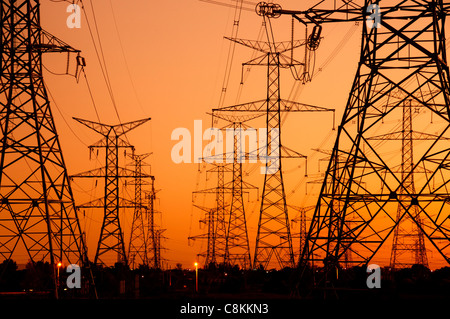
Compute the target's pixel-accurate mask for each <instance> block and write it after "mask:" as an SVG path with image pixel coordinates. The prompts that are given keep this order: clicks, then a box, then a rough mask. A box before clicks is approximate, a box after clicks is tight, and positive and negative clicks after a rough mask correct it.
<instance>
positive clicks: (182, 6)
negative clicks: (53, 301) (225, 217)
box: [41, 0, 428, 268]
mask: <svg viewBox="0 0 450 319" xmlns="http://www.w3.org/2000/svg"><path fill="white" fill-rule="evenodd" d="M91 1H92V2H93V3H91ZM83 2H84V6H85V10H83V11H82V12H81V16H82V20H81V27H80V28H73V29H70V28H68V27H67V25H66V20H67V17H68V16H69V15H70V13H68V12H66V8H67V6H68V5H69V3H68V2H64V1H48V0H45V1H42V2H41V24H42V27H43V28H44V29H45V30H46V31H48V32H50V33H52V34H53V35H55V36H57V37H58V38H60V39H62V40H63V41H65V42H67V43H68V44H70V45H71V46H73V47H74V48H77V49H79V50H81V51H82V53H81V55H82V56H83V57H84V58H85V59H86V64H87V65H86V67H85V73H86V75H87V81H88V82H89V86H90V88H91V91H92V95H93V99H94V101H95V106H96V108H97V112H98V115H99V118H100V121H101V122H103V123H106V124H118V122H119V119H118V117H117V114H116V111H115V109H114V105H113V102H112V99H111V95H110V93H109V92H108V89H107V85H106V82H105V79H104V77H103V75H102V70H101V67H100V62H99V59H98V57H97V54H96V51H95V48H94V44H93V39H94V41H95V45H96V46H97V49H99V48H100V44H99V39H100V41H101V48H102V52H103V57H104V60H105V62H106V71H107V73H108V76H109V79H110V84H111V88H112V94H113V98H114V100H115V104H116V107H117V112H118V114H119V116H120V121H121V122H128V121H134V120H138V119H142V118H146V117H151V121H150V122H149V123H147V124H144V125H142V126H141V127H139V128H137V129H135V130H134V131H132V132H130V133H129V134H127V137H128V138H129V140H130V142H131V143H132V144H133V145H135V146H136V153H137V154H142V153H148V152H152V153H153V154H152V155H151V156H150V157H149V158H148V163H150V164H151V173H152V174H153V175H154V176H155V178H156V189H158V190H160V191H159V192H158V202H157V206H158V210H159V211H161V217H162V220H161V219H160V216H158V217H157V218H156V220H157V223H160V224H161V225H162V228H164V229H167V230H166V232H165V233H164V235H165V237H166V239H165V240H164V241H163V247H164V248H166V250H163V251H162V256H163V258H165V259H166V262H167V264H164V265H165V266H168V267H173V266H175V264H176V263H182V264H183V267H186V268H189V267H192V265H193V263H194V261H195V260H196V258H197V257H196V254H197V253H199V252H202V251H205V250H206V242H202V241H199V240H197V241H195V242H193V243H191V244H192V245H191V246H189V245H188V239H187V238H188V237H189V236H195V235H199V234H201V233H204V232H206V228H203V229H199V222H198V221H199V219H200V218H202V217H203V212H202V211H200V210H198V209H195V208H194V207H193V203H192V200H193V195H192V192H194V191H198V190H201V189H204V188H208V187H214V186H215V185H214V183H215V179H214V178H213V177H211V176H210V175H209V174H208V175H207V174H206V172H205V171H206V167H205V165H198V164H195V163H181V164H175V163H173V161H172V159H171V149H172V147H173V146H174V145H175V144H176V141H172V140H171V134H172V132H173V130H175V129H176V128H180V127H184V128H187V129H189V130H190V131H191V132H192V134H193V132H194V129H193V128H194V120H203V130H205V129H206V128H208V127H210V125H211V118H210V116H209V115H207V114H206V113H207V112H209V111H210V110H211V109H212V108H215V107H217V105H218V102H219V99H220V95H221V92H222V87H223V83H224V76H225V69H226V61H227V57H228V49H229V46H230V42H229V41H228V40H226V39H224V36H230V35H231V30H232V26H233V17H234V12H235V9H234V8H233V7H232V6H233V5H234V4H235V2H234V1H229V0H224V1H221V2H223V3H225V4H228V5H229V6H221V5H215V4H211V3H205V2H201V1H199V0H164V1H154V0H132V1H113V0H96V1H95V2H94V1H93V0H85V1H83ZM244 2H245V1H244ZM316 2H317V1H315V0H307V1H301V2H300V1H294V0H280V1H279V3H280V4H281V5H282V7H283V8H286V9H298V10H301V9H306V8H308V7H311V6H312V5H314V4H315V3H316ZM244 7H246V8H249V9H251V11H250V10H243V11H242V14H241V17H240V25H239V33H238V37H239V38H244V39H257V38H258V36H259V35H260V31H261V24H262V18H261V17H259V16H257V15H256V13H255V12H254V10H253V9H254V6H253V5H252V4H250V3H248V2H247V4H244ZM93 10H94V11H93ZM93 13H95V19H94V15H93ZM86 15H87V17H86ZM86 18H87V19H86ZM95 21H96V25H97V26H98V34H99V38H97V30H96V29H95ZM88 23H89V25H88ZM89 26H90V28H89ZM272 26H273V31H274V36H275V39H276V40H277V41H283V40H290V37H291V19H290V17H287V16H283V17H280V18H279V19H276V20H272ZM360 30H361V26H358V25H355V23H352V22H348V23H340V24H327V25H325V26H324V28H323V32H322V36H323V39H322V41H321V44H320V47H319V49H318V50H317V51H316V53H315V63H314V65H313V67H314V69H315V73H314V78H313V81H312V82H309V83H306V84H305V85H303V84H301V83H299V82H295V81H294V80H293V78H292V76H291V74H290V72H289V71H287V70H283V71H282V77H281V95H282V97H283V98H286V99H290V100H294V101H299V102H303V103H307V104H313V105H317V106H323V107H328V108H335V109H336V125H337V124H338V123H339V121H340V118H341V116H342V112H343V110H344V108H345V103H346V100H347V97H348V93H349V90H350V87H351V84H352V81H353V77H354V74H355V71H356V67H357V62H358V58H359V49H360V38H361V31H360ZM304 34H305V29H304V26H302V25H300V24H299V23H295V38H296V39H303V38H304ZM260 39H262V40H266V37H265V34H264V33H262V38H261V37H260ZM303 50H304V49H303V48H300V49H298V50H297V51H296V52H295V55H296V57H297V59H299V60H303V53H304V51H303ZM253 54H254V52H252V50H251V49H249V48H246V47H242V46H239V45H236V51H235V54H234V56H233V64H232V68H231V77H230V80H229V82H228V86H227V94H226V98H225V102H224V106H225V105H233V104H236V103H244V102H250V101H253V100H260V99H264V98H265V97H266V87H265V85H266V83H265V81H266V70H265V68H264V67H252V68H251V70H250V72H249V73H248V74H247V73H246V77H245V83H244V86H243V91H242V95H240V96H239V98H237V92H238V90H239V83H240V80H241V71H242V68H241V64H242V63H244V62H246V61H248V60H249V59H250V58H251V57H252V55H253ZM100 56H102V54H100ZM71 58H72V59H73V60H72V63H71V67H73V61H74V56H71ZM101 63H103V61H102V62H101ZM66 64H67V55H66V54H57V53H49V54H46V55H45V57H44V66H45V68H46V70H45V72H44V78H45V82H46V85H47V87H48V90H49V93H50V95H51V97H52V99H51V100H50V101H51V103H52V105H53V108H52V110H53V116H54V118H55V121H56V126H57V129H58V133H59V136H60V141H61V144H62V148H63V153H64V156H65V161H66V165H67V169H68V171H69V174H75V173H79V172H82V171H86V170H90V169H93V168H96V167H99V166H100V165H103V164H100V163H103V157H104V155H103V154H99V158H98V160H96V156H95V154H93V155H92V157H91V160H90V159H89V151H88V148H87V146H88V145H90V144H92V143H94V142H96V141H97V140H99V139H100V138H101V137H100V135H98V134H96V133H95V132H93V131H91V130H89V129H88V128H86V127H84V126H82V125H81V124H79V123H77V122H76V121H74V120H73V119H72V117H77V118H82V119H88V120H92V121H98V118H97V115H96V111H95V108H94V104H93V102H92V100H91V97H90V94H89V90H88V86H87V82H86V79H85V78H84V74H81V77H80V79H79V82H78V83H77V81H76V80H75V78H74V77H72V76H67V75H56V74H60V73H65V71H66ZM424 121H428V117H427V118H426V119H425V118H424ZM223 124H224V123H222V125H223ZM253 125H254V126H255V127H261V128H262V127H264V126H265V123H264V121H263V120H256V121H255V122H254V124H253ZM219 126H220V125H219ZM282 136H283V144H284V145H286V146H288V147H290V148H292V149H295V150H297V151H298V152H300V153H302V154H304V155H307V156H308V178H306V177H305V176H304V175H305V174H304V172H305V161H304V160H288V161H287V162H286V165H284V164H283V165H284V166H283V167H284V174H285V175H284V176H285V181H286V194H287V201H288V204H290V205H294V206H298V207H301V206H309V205H314V204H315V201H316V198H317V195H318V191H319V189H320V185H319V184H317V183H307V182H314V181H317V180H319V179H320V178H322V177H321V173H323V172H324V170H325V168H326V162H323V161H322V162H320V165H319V160H320V159H322V158H324V157H326V155H324V154H320V153H317V152H314V151H313V150H312V149H313V148H321V149H330V148H331V147H332V143H333V142H334V139H335V131H333V130H332V115H331V114H326V113H324V114H317V113H302V114H290V115H289V116H287V117H285V119H284V122H283V133H282ZM206 144H207V141H204V143H203V145H206ZM122 163H129V161H125V160H123V159H122ZM259 166H260V164H259V163H258V164H247V165H244V171H245V173H244V179H245V180H246V181H248V182H250V183H252V184H253V185H255V186H258V187H259V188H260V191H259V194H261V190H262V182H263V175H261V174H259V173H258V171H259ZM199 168H200V170H199ZM319 169H320V171H319ZM247 175H248V176H247ZM99 185H100V184H99ZM72 187H73V191H74V195H75V201H76V203H77V204H82V203H83V202H86V201H88V200H90V199H92V198H95V197H99V196H102V194H103V190H102V186H98V187H95V184H94V182H93V181H88V182H86V181H83V182H79V181H74V183H73V184H72ZM128 191H129V192H130V193H131V192H132V191H133V188H132V186H128ZM257 197H258V194H255V193H250V195H249V197H248V202H247V207H246V211H247V223H248V230H249V239H250V248H251V254H252V258H253V253H254V247H255V236H256V229H257V223H258V211H259V205H260V202H259V201H257ZM194 199H195V201H196V203H198V204H199V205H202V206H207V205H213V204H214V203H213V199H214V198H212V197H205V198H203V197H201V196H199V195H197V196H195V198H194ZM246 199H247V198H246ZM80 215H81V216H80V218H81V226H82V230H84V231H86V233H87V242H88V249H89V257H90V258H92V259H93V258H94V255H95V249H96V244H97V240H98V232H99V229H100V226H101V220H102V212H101V210H87V211H86V214H85V216H83V215H82V214H80ZM297 215H298V214H297V213H296V212H295V210H293V209H291V210H290V212H289V218H290V219H293V218H295V217H297ZM121 218H122V220H121V223H122V227H123V229H124V233H125V244H126V246H128V240H129V230H130V228H131V221H132V211H127V212H125V213H124V214H123V215H122V216H121ZM293 227H294V228H293V229H292V231H293V232H294V233H296V232H298V227H299V225H298V224H293ZM294 249H298V239H294ZM383 258H384V259H383ZM388 260H389V257H388V256H385V257H382V258H381V262H388Z"/></svg>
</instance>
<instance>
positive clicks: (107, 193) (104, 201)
mask: <svg viewBox="0 0 450 319" xmlns="http://www.w3.org/2000/svg"><path fill="white" fill-rule="evenodd" d="M74 119H75V120H76V121H78V122H80V123H81V124H83V125H85V126H86V127H88V128H90V129H92V130H94V131H95V132H97V133H98V134H100V135H102V136H103V138H102V139H101V140H100V141H98V142H96V143H95V144H93V145H91V146H89V148H90V149H93V148H104V149H105V163H106V165H105V166H104V167H102V168H98V169H94V170H90V171H87V172H83V173H79V174H75V175H72V177H80V178H104V180H105V185H104V186H105V190H104V196H103V197H101V198H98V199H96V200H93V201H91V202H89V203H85V204H83V205H78V208H103V222H102V227H101V230H100V237H99V240H98V244H97V251H96V253H95V259H94V263H95V264H103V265H106V264H107V261H106V259H105V257H108V256H109V255H110V254H111V253H115V254H116V260H117V262H119V263H123V264H125V265H128V261H127V255H126V252H125V244H124V239H123V231H122V228H121V226H120V220H119V210H120V209H122V208H135V203H134V201H131V200H128V199H125V198H121V197H120V196H119V180H120V178H135V177H136V175H135V172H134V171H133V170H130V169H127V168H122V167H119V148H131V149H132V150H133V151H134V146H132V145H131V144H130V143H129V142H128V141H126V140H124V139H123V138H121V136H122V135H125V134H126V133H127V132H129V131H131V130H132V129H135V128H136V127H138V126H140V125H142V124H144V123H145V122H147V121H149V120H150V118H146V119H142V120H138V121H133V122H128V123H123V124H118V125H107V124H102V123H97V122H93V121H88V120H82V119H78V118H74ZM141 176H142V177H150V175H146V174H144V173H142V174H141ZM109 257H110V256H109Z"/></svg>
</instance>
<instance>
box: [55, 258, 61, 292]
mask: <svg viewBox="0 0 450 319" xmlns="http://www.w3.org/2000/svg"><path fill="white" fill-rule="evenodd" d="M61 267H62V262H60V261H59V262H58V263H57V264H56V269H57V271H58V272H57V273H58V275H57V277H56V278H57V279H56V288H58V287H59V268H61Z"/></svg>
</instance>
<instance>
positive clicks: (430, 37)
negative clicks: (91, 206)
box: [261, 0, 450, 279]
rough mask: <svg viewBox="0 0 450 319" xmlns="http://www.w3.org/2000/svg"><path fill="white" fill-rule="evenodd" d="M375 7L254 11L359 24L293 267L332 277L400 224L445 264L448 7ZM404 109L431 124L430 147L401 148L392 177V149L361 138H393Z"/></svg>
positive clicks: (368, 255) (369, 253) (448, 251)
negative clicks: (409, 155) (348, 83)
mask: <svg viewBox="0 0 450 319" xmlns="http://www.w3.org/2000/svg"><path fill="white" fill-rule="evenodd" d="M383 4H384V2H382V1H378V2H377V1H367V0H366V1H353V2H351V3H350V4H349V3H342V5H341V4H340V3H338V4H336V3H334V5H333V4H331V3H323V4H322V6H328V7H325V8H323V7H322V6H316V7H313V8H311V9H308V10H303V11H293V10H282V9H280V8H273V7H272V8H271V9H268V10H267V9H265V7H261V8H262V10H261V14H266V13H267V14H269V15H272V14H274V13H276V14H279V15H280V14H288V15H293V16H295V17H296V18H298V19H300V20H302V21H303V22H305V23H315V24H317V23H319V24H323V23H328V22H340V21H361V22H362V43H361V54H360V59H359V63H358V68H357V72H356V76H355V80H354V82H353V86H352V88H351V92H350V95H349V99H348V102H347V106H346V109H345V112H344V114H343V117H342V122H341V125H339V129H338V132H337V138H336V142H335V144H334V148H333V152H332V155H331V160H330V162H329V165H328V168H327V171H326V173H325V179H324V181H323V184H322V189H321V192H320V195H319V200H318V204H317V206H316V210H315V213H314V216H313V220H312V222H311V227H310V229H309V232H308V240H307V246H306V248H305V249H304V253H303V258H302V260H303V261H314V262H317V263H316V264H320V262H323V265H324V268H325V273H327V274H330V275H331V274H336V271H337V270H338V269H339V267H340V262H342V260H343V257H344V256H345V254H346V252H347V251H348V250H350V251H351V252H352V264H353V265H366V264H367V263H369V262H370V261H371V260H373V259H374V258H376V253H377V252H378V251H379V250H380V248H381V247H382V245H383V244H385V242H386V241H387V239H388V238H392V237H393V235H394V232H395V229H396V228H397V227H398V225H401V223H402V220H404V219H409V220H410V221H413V222H414V223H415V224H416V227H417V228H419V229H421V231H422V233H423V235H424V240H427V241H429V242H430V243H431V246H433V247H434V248H435V250H436V251H437V252H438V255H440V256H441V257H442V260H443V261H444V262H446V263H449V262H450V257H449V256H450V245H449V243H450V232H449V229H450V220H449V219H448V218H447V217H448V215H447V214H446V213H444V212H446V211H448V210H449V208H450V207H449V191H448V183H449V180H450V171H449V167H450V165H449V164H450V148H449V145H448V141H447V139H448V138H449V128H450V118H449V116H450V110H449V107H450V91H449V81H450V78H449V68H448V63H447V55H446V42H445V33H444V32H445V31H444V30H445V18H446V16H447V15H448V13H449V9H450V7H449V4H448V3H444V2H443V1H441V0H430V1H409V0H407V1H402V2H399V3H397V4H394V5H390V4H389V3H386V5H385V6H383ZM269 7H270V5H269ZM394 43H395V44H394ZM409 101H411V103H412V105H413V106H414V107H415V108H416V109H418V110H419V112H422V111H427V112H430V113H431V114H432V115H433V116H435V117H437V118H439V120H440V124H436V126H435V128H434V131H436V132H437V133H436V134H435V136H434V138H432V139H425V140H422V141H421V143H420V147H414V148H411V150H413V152H414V156H413V158H414V163H413V165H409V168H408V170H407V171H403V172H402V170H398V169H396V168H397V167H398V166H399V164H401V163H400V161H401V160H402V159H401V156H400V157H396V158H394V159H393V158H392V157H391V156H390V154H389V152H390V151H392V150H393V149H395V148H396V146H397V144H396V143H398V140H395V139H385V140H384V141H383V143H380V141H378V140H376V141H373V140H371V139H370V138H371V137H374V136H377V135H380V134H383V133H384V134H388V133H391V132H392V131H394V130H395V129H396V127H395V126H394V125H392V124H390V123H394V122H397V121H396V120H398V114H399V113H400V112H399V111H400V110H404V106H405V105H407V103H409ZM394 119H395V120H394ZM393 126H394V127H393ZM397 149H398V146H397ZM421 172H426V173H423V174H422V175H421V177H422V178H421V179H417V180H415V184H414V186H415V187H414V189H413V188H412V187H410V185H409V181H411V179H410V178H409V177H408V175H409V176H413V175H414V174H418V173H421ZM405 175H406V176H405ZM363 183H364V184H363ZM398 206H401V207H402V208H401V212H400V214H398ZM329 279H331V277H329Z"/></svg>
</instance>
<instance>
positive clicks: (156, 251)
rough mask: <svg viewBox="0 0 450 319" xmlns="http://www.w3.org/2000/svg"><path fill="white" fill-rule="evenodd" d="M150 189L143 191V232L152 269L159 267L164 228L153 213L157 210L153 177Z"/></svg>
mask: <svg viewBox="0 0 450 319" xmlns="http://www.w3.org/2000/svg"><path fill="white" fill-rule="evenodd" d="M150 185H151V189H150V190H146V191H144V193H145V198H146V199H147V210H146V212H145V213H146V218H144V221H145V222H146V223H145V234H146V242H147V249H148V252H150V255H149V257H148V265H149V266H150V267H152V268H154V269H161V264H162V259H161V250H162V249H163V248H162V247H161V239H162V238H164V237H163V236H162V233H163V232H164V231H165V229H161V226H160V225H157V224H156V223H155V215H156V214H157V213H160V212H158V211H157V210H156V209H155V201H156V193H157V191H156V190H155V179H154V178H153V179H152V180H151V184H150ZM148 252H147V254H148Z"/></svg>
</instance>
